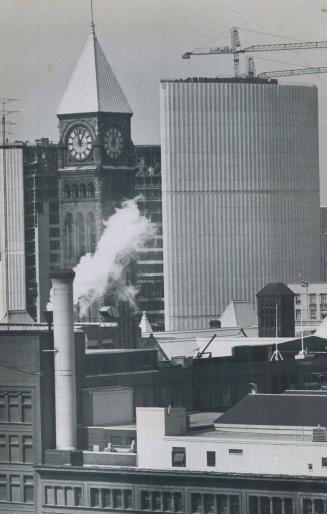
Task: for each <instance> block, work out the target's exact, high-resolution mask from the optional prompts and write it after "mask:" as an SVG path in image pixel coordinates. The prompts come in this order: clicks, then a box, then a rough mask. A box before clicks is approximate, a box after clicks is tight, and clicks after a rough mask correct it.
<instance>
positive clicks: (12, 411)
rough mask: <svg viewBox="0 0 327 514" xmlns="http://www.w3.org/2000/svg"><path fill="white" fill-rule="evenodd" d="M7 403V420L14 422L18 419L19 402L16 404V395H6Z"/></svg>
mask: <svg viewBox="0 0 327 514" xmlns="http://www.w3.org/2000/svg"><path fill="white" fill-rule="evenodd" d="M8 403H9V406H8V408H9V421H10V422H11V423H16V422H19V421H20V415H19V404H18V396H17V395H9V397H8Z"/></svg>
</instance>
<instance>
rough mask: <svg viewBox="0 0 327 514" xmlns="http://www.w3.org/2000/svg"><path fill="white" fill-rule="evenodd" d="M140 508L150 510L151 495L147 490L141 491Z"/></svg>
mask: <svg viewBox="0 0 327 514" xmlns="http://www.w3.org/2000/svg"><path fill="white" fill-rule="evenodd" d="M141 509H142V510H150V509H151V496H150V493H149V491H141Z"/></svg>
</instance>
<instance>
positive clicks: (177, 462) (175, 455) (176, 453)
mask: <svg viewBox="0 0 327 514" xmlns="http://www.w3.org/2000/svg"><path fill="white" fill-rule="evenodd" d="M172 465H173V466H176V467H184V466H186V454H185V448H173V449H172Z"/></svg>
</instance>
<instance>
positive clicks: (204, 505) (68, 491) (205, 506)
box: [0, 475, 327, 514]
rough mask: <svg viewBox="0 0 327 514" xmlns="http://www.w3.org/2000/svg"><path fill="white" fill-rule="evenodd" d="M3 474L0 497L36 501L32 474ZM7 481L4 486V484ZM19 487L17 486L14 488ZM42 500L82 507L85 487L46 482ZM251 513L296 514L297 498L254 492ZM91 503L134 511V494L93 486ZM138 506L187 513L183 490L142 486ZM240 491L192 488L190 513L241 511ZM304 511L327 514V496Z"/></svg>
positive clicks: (304, 503)
mask: <svg viewBox="0 0 327 514" xmlns="http://www.w3.org/2000/svg"><path fill="white" fill-rule="evenodd" d="M3 477H4V475H0V499H1V501H7V500H3V498H4V497H5V498H9V497H10V498H15V500H12V501H27V502H31V501H33V477H27V476H24V477H20V476H19V475H11V476H9V477H7V479H6V480H5V479H4V478H3ZM4 483H5V484H6V486H5V489H2V488H1V487H2V484H4ZM18 486H19V488H20V489H19V493H18V489H17V490H16V489H15V488H16V487H18ZM43 503H44V504H45V505H49V506H59V507H81V506H84V507H85V506H86V505H84V503H83V488H82V486H78V485H77V486H76V485H75V486H74V485H72V486H64V485H45V486H44V494H43ZM247 503H248V509H247V512H248V514H294V513H295V507H294V500H293V498H292V497H291V496H287V495H278V494H275V495H255V494H250V495H249V496H248V498H247ZM88 505H89V506H90V507H91V508H95V509H105V510H107V509H108V510H133V508H134V497H133V490H132V489H131V488H127V487H126V488H117V487H112V488H110V487H100V486H99V487H93V486H92V487H90V489H89V499H88ZM139 508H140V510H141V511H143V512H167V513H178V512H185V504H184V495H183V492H182V491H170V490H167V489H166V490H154V489H141V490H140V496H139ZM241 512H242V505H241V497H240V495H239V494H217V493H214V492H204V491H201V492H200V491H199V492H198V491H191V493H190V513H191V514H241ZM301 512H302V513H303V514H327V497H320V498H314V497H312V498H308V497H304V498H302V510H301Z"/></svg>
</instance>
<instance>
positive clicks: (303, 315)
mask: <svg viewBox="0 0 327 514" xmlns="http://www.w3.org/2000/svg"><path fill="white" fill-rule="evenodd" d="M288 287H289V288H290V289H291V290H292V291H293V293H294V294H295V297H294V319H295V331H296V335H299V334H300V333H301V331H303V333H304V334H309V333H313V332H314V331H315V330H317V328H318V327H319V325H320V324H321V320H322V319H324V318H325V317H326V315H327V284H326V283H324V282H310V283H309V282H306V281H302V282H301V283H295V284H288Z"/></svg>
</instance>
